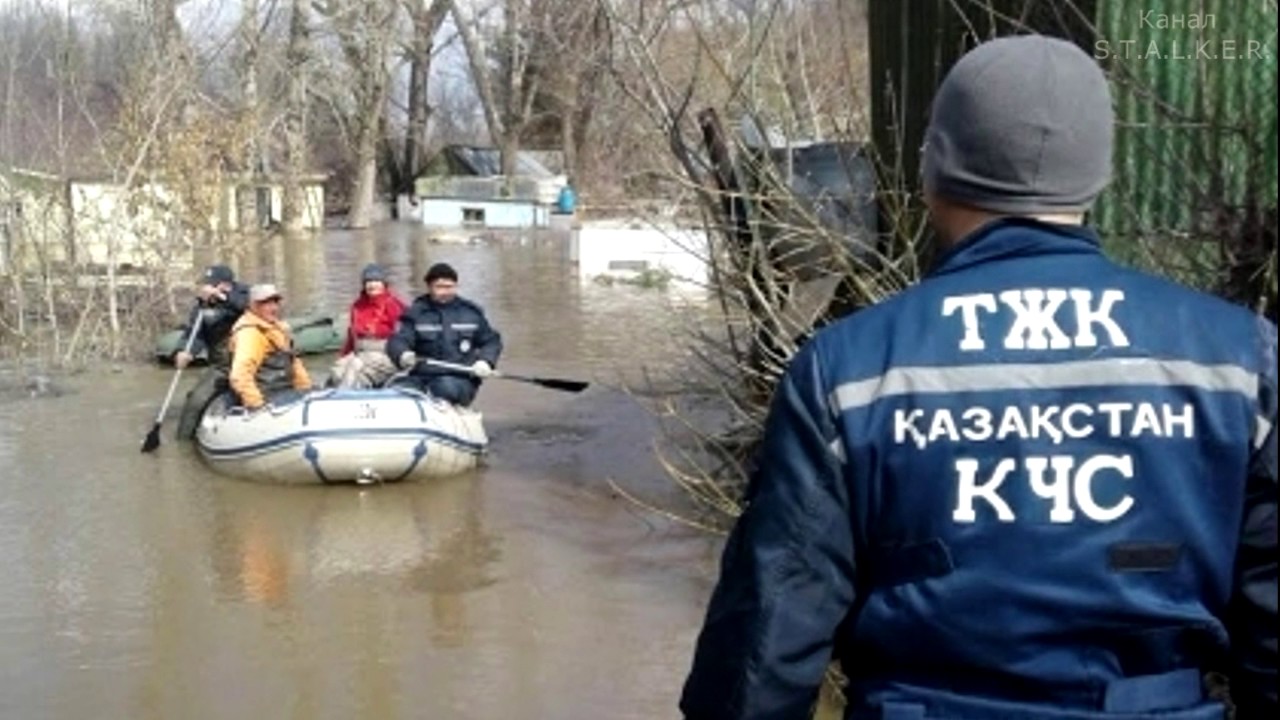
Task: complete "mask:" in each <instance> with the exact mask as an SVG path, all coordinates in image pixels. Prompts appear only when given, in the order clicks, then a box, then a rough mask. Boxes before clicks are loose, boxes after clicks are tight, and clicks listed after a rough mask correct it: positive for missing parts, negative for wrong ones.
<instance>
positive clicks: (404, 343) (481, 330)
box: [387, 295, 502, 377]
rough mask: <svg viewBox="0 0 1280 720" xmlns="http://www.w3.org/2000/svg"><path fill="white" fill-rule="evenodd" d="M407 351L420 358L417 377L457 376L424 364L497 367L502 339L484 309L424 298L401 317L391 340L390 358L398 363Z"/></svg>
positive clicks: (462, 301)
mask: <svg viewBox="0 0 1280 720" xmlns="http://www.w3.org/2000/svg"><path fill="white" fill-rule="evenodd" d="M407 350H412V351H413V352H414V353H415V354H416V355H417V356H418V360H419V362H418V364H417V365H416V366H414V369H413V374H414V375H419V376H422V377H429V376H432V375H448V374H457V373H452V372H451V371H449V370H442V369H440V368H438V367H433V366H431V365H428V364H426V363H424V362H422V360H424V359H426V358H431V359H432V360H440V361H443V362H448V363H455V364H459V365H470V364H472V363H474V362H476V361H477V360H484V361H485V362H488V363H489V365H491V366H493V367H497V366H498V357H499V356H500V355H501V354H502V335H501V334H499V333H498V331H497V330H495V329H493V326H492V325H490V324H489V320H488V319H487V318H486V317H485V314H484V311H483V310H481V309H480V306H479V305H477V304H475V303H473V302H471V301H470V300H467V299H466V298H462V297H455V298H454V299H453V300H452V301H450V302H448V303H445V304H440V303H436V302H435V301H433V300H432V299H431V297H430V296H429V295H421V296H419V297H418V298H417V299H416V300H414V301H413V304H412V305H410V306H409V308H408V309H407V310H405V311H404V314H402V315H401V316H400V327H399V328H398V329H397V330H396V333H395V334H394V335H392V336H391V338H390V339H388V340H387V355H388V356H389V357H390V358H391V359H392V360H398V359H399V358H400V355H401V354H402V353H404V352H405V351H407ZM468 377H469V376H468Z"/></svg>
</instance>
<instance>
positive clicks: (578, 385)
mask: <svg viewBox="0 0 1280 720" xmlns="http://www.w3.org/2000/svg"><path fill="white" fill-rule="evenodd" d="M530 379H531V380H533V382H535V383H537V384H539V385H541V386H542V387H544V388H549V389H551V390H560V391H562V392H571V393H580V392H582V391H583V390H586V389H587V386H588V385H590V383H585V382H582V381H581V380H561V379H559V378H530Z"/></svg>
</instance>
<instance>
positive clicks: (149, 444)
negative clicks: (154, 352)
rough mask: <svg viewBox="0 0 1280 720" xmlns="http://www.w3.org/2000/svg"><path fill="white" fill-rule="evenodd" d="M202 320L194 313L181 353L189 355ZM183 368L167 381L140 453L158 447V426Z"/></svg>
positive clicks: (167, 407) (200, 315) (167, 409)
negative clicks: (167, 387)
mask: <svg viewBox="0 0 1280 720" xmlns="http://www.w3.org/2000/svg"><path fill="white" fill-rule="evenodd" d="M203 320H204V313H200V312H198V313H196V321H195V322H194V323H192V324H191V333H190V334H189V335H187V346H186V347H185V348H183V349H182V351H183V352H185V353H188V354H190V352H191V345H192V344H193V343H195V340H196V335H197V334H199V332H200V323H201V321H203ZM182 371H183V368H178V369H177V371H176V372H174V373H173V379H172V380H170V381H169V392H167V393H165V396H164V403H163V404H161V405H160V412H159V414H157V415H156V424H155V425H152V426H151V432H149V433H147V437H146V438H145V439H144V440H143V441H142V452H144V453H149V452H151V451H152V450H155V449H156V448H158V447H160V425H161V424H162V423H163V422H164V414H165V413H166V412H168V411H169V402H170V401H172V400H173V391H174V390H176V389H177V387H178V378H180V377H182Z"/></svg>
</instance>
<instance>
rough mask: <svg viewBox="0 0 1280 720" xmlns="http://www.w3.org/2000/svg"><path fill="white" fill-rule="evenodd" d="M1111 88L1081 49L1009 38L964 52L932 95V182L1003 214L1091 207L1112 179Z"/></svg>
mask: <svg viewBox="0 0 1280 720" xmlns="http://www.w3.org/2000/svg"><path fill="white" fill-rule="evenodd" d="M1112 126H1113V114H1112V109H1111V92H1110V89H1109V88H1108V86H1107V79H1106V76H1104V75H1103V74H1102V69H1101V68H1099V67H1098V63H1097V62H1095V61H1094V60H1093V58H1090V57H1089V56H1088V55H1087V54H1086V53H1085V52H1084V51H1083V50H1081V49H1080V48H1079V47H1077V46H1075V45H1073V44H1071V43H1069V42H1067V41H1065V40H1059V39H1056V38H1050V37H1045V36H1042V35H1020V36H1014V37H1004V38H999V39H997V40H992V41H990V42H986V43H983V44H981V45H979V46H978V47H976V48H974V49H973V50H972V51H970V52H969V53H967V54H966V55H964V57H962V58H960V60H959V61H958V62H956V64H955V65H954V66H953V67H952V68H951V71H950V72H949V73H947V77H946V79H944V80H943V81H942V85H941V86H940V87H939V88H938V93H937V95H936V96H935V97H934V100H933V110H932V115H931V117H930V124H929V129H928V130H927V131H926V133H925V149H924V159H923V166H922V173H923V181H924V186H925V188H926V189H927V190H929V191H930V192H932V193H934V194H936V195H939V196H941V197H945V198H948V199H950V200H953V201H955V202H958V203H961V204H964V205H969V206H972V207H977V208H981V209H984V210H989V211H992V212H998V213H1008V214H1015V215H1020V214H1036V213H1061V212H1084V211H1085V210H1088V209H1089V207H1090V206H1091V205H1092V204H1093V201H1094V199H1095V198H1096V197H1097V196H1098V194H1099V193H1100V192H1102V189H1103V188H1105V187H1106V186H1107V183H1108V182H1109V181H1110V180H1111V143H1112V133H1113V127H1112Z"/></svg>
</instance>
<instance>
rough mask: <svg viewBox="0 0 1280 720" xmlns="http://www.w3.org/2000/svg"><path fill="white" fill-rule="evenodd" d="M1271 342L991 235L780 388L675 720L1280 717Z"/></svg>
mask: <svg viewBox="0 0 1280 720" xmlns="http://www.w3.org/2000/svg"><path fill="white" fill-rule="evenodd" d="M1276 374H1277V370H1276V329H1275V326H1274V325H1272V324H1271V323H1270V322H1268V321H1266V320H1263V319H1260V318H1258V317H1256V316H1255V315H1253V314H1251V313H1250V312H1248V311H1247V310H1246V309H1243V308H1240V307H1237V306H1235V305H1231V304H1228V303H1226V302H1224V301H1222V300H1219V299H1217V298H1215V297H1212V296H1210V295H1207V294H1202V293H1199V292H1195V291H1192V290H1190V289H1187V288H1184V287H1182V286H1179V285H1176V284H1174V283H1171V282H1169V281H1166V280H1163V279H1159V278H1157V277H1153V276H1150V275H1146V274H1142V273H1139V272H1135V271H1133V270H1130V269H1126V268H1124V267H1121V266H1119V265H1117V264H1115V263H1112V262H1111V261H1109V260H1107V259H1106V258H1105V257H1104V256H1103V255H1102V253H1101V251H1100V249H1099V244H1098V240H1097V237H1096V235H1095V234H1094V233H1093V232H1092V231H1091V230H1089V229H1087V228H1062V227H1053V226H1049V225H1044V224H1041V223H1037V222H1034V221H1030V220H1015V219H1007V220H1000V221H996V222H994V223H992V224H990V225H987V226H985V227H983V228H982V229H980V230H979V231H977V232H976V233H974V234H973V236H972V237H971V238H969V239H967V240H966V242H964V243H963V244H961V245H959V246H958V247H956V248H954V249H953V250H951V251H950V252H949V253H948V254H947V255H946V256H944V257H943V258H942V260H941V262H940V263H939V266H938V268H937V269H936V271H935V272H933V273H932V274H931V275H930V276H929V277H928V278H927V279H925V280H924V281H923V282H921V283H920V284H919V285H917V286H915V287H913V288H911V289H909V290H907V291H905V292H902V293H900V294H899V295H897V296H896V297H894V298H891V299H889V300H888V301H886V302H883V303H881V304H879V305H876V306H874V307H871V308H869V309H867V310H864V311H861V312H859V313H857V314H855V315H853V316H850V317H848V318H845V319H843V320H841V321H839V322H837V323H835V324H833V325H831V326H829V327H827V328H825V329H823V330H822V331H820V332H818V333H817V334H816V335H815V336H814V338H813V339H812V340H811V341H810V342H809V343H807V344H806V345H805V346H804V347H803V348H802V349H801V351H800V352H799V353H798V354H797V356H796V357H795V358H794V359H793V361H792V362H791V364H790V366H789V368H788V370H787V372H786V374H785V375H784V377H783V379H782V380H781V382H780V384H779V386H778V389H777V392H776V395H775V397H774V400H773V405H772V408H771V411H770V416H769V419H768V421H767V423H766V429H765V436H764V441H763V445H762V449H761V452H760V455H759V463H758V467H757V469H756V471H755V472H754V473H753V474H752V477H751V481H750V483H749V485H748V489H747V505H746V508H745V510H744V513H743V515H742V516H741V517H740V518H739V519H738V521H737V523H736V525H735V527H734V529H733V531H732V533H731V534H730V537H729V540H728V543H727V545H726V547H725V550H724V555H723V558H722V565H721V576H720V580H719V583H718V585H717V587H716V588H715V591H714V593H713V596H712V599H711V602H710V605H709V607H708V610H707V615H706V622H705V625H704V627H703V630H702V633H701V635H700V637H699V639H698V643H697V649H696V653H695V658H694V663H693V668H692V671H691V673H690V676H689V678H688V680H687V682H686V685H685V688H684V694H683V697H682V700H681V708H682V710H683V711H684V713H685V716H686V717H687V718H691V719H693V720H711V719H716V720H726V719H728V718H734V719H735V720H745V719H748V718H750V719H752V720H764V719H766V718H768V719H771V720H772V719H778V720H781V719H783V718H788V719H789V718H807V717H808V714H807V713H808V711H809V709H810V707H811V705H812V704H813V703H814V701H815V699H816V693H817V689H818V687H819V684H820V682H821V680H822V677H823V673H824V670H825V669H826V667H827V665H828V662H829V660H830V659H831V658H833V657H835V658H837V659H838V660H839V661H840V662H841V664H842V666H843V669H844V671H845V673H846V674H847V675H848V676H849V678H850V685H849V687H848V689H847V694H848V697H849V701H850V705H849V708H848V710H847V717H851V718H884V719H885V720H923V719H925V718H927V719H929V720H934V719H946V720H959V719H964V720H972V719H976V718H999V719H1000V720H1022V719H1026V720H1032V719H1033V718H1053V719H1054V720H1091V719H1102V718H1115V719H1117V720H1118V719H1120V718H1124V719H1125V720H1133V719H1136V718H1157V717H1158V718H1163V719H1164V720H1209V719H1210V718H1213V719H1215V720H1217V719H1219V718H1222V717H1223V710H1222V707H1221V705H1219V704H1218V703H1216V702H1214V701H1211V700H1208V699H1205V698H1204V697H1203V695H1202V689H1201V682H1200V680H1201V674H1202V672H1207V671H1215V670H1216V671H1221V672H1224V673H1225V674H1226V675H1228V677H1229V679H1230V683H1231V690H1232V695H1233V697H1234V700H1235V702H1236V704H1237V706H1238V714H1237V717H1238V718H1242V719H1243V718H1257V717H1274V716H1275V713H1276V710H1277V700H1276V666H1277V649H1276V635H1277V625H1278V622H1277V611H1276V559H1277V549H1276V501H1277V484H1276V436H1275V429H1274V428H1275V422H1276V403H1277V400H1276Z"/></svg>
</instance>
